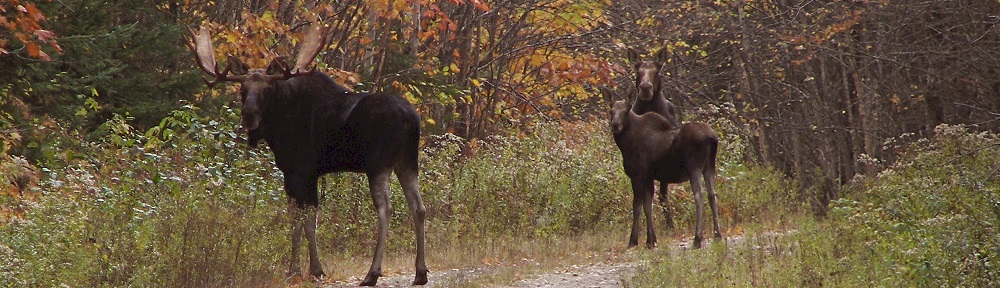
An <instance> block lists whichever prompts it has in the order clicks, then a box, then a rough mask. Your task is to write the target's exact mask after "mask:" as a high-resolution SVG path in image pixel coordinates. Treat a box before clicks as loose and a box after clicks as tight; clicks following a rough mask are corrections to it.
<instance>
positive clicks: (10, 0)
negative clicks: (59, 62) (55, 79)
mask: <svg viewBox="0 0 1000 288" xmlns="http://www.w3.org/2000/svg"><path fill="white" fill-rule="evenodd" d="M44 22H45V15H44V14H43V13H42V11H40V10H38V6H36V5H35V3H32V2H31V1H19V0H5V1H3V3H0V29H3V30H7V31H8V32H9V33H10V34H11V35H12V36H13V37H12V39H8V38H5V36H0V55H5V54H10V53H11V52H12V51H11V48H10V47H17V45H19V46H21V47H18V48H16V49H23V50H24V51H25V53H27V54H28V56H29V57H31V58H37V59H41V60H51V57H49V54H47V53H45V51H43V49H42V45H48V46H49V47H50V48H51V49H53V50H54V51H55V52H57V53H58V52H62V48H61V47H59V43H57V42H56V34H55V33H53V32H52V31H49V30H45V29H44V28H43V27H42V23H44ZM11 40H14V41H16V42H13V43H12V42H11ZM9 46H10V47H9Z"/></svg>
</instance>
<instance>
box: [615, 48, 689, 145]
mask: <svg viewBox="0 0 1000 288" xmlns="http://www.w3.org/2000/svg"><path fill="white" fill-rule="evenodd" d="M627 53H628V61H629V63H631V64H632V70H633V72H634V73H635V88H636V90H629V92H628V94H626V95H628V97H633V96H635V97H636V98H634V99H635V103H634V104H632V111H634V112H635V114H639V115H642V114H645V113H646V112H656V113H658V114H660V115H662V116H663V117H665V118H667V120H669V121H670V124H671V125H673V126H674V127H678V126H680V122H678V120H677V118H678V115H677V108H676V107H675V106H674V103H672V102H670V100H667V97H666V96H665V95H664V94H663V78H662V76H661V75H660V70H663V64H664V63H666V62H667V57H669V55H670V54H669V53H668V51H667V49H666V48H662V49H660V50H659V51H657V52H656V56H655V58H656V59H655V60H642V56H640V55H639V52H637V51H635V49H632V48H629V49H628V52H627ZM633 93H634V94H633Z"/></svg>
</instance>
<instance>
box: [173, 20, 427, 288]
mask: <svg viewBox="0 0 1000 288" xmlns="http://www.w3.org/2000/svg"><path fill="white" fill-rule="evenodd" d="M315 26H316V27H315V28H314V29H312V30H311V31H310V32H309V33H308V35H307V36H306V39H305V40H304V41H303V43H302V44H301V47H300V48H299V52H298V54H297V58H296V61H295V66H294V67H292V68H291V69H289V68H288V64H286V63H285V61H283V60H282V59H275V60H273V61H272V62H271V64H270V65H269V66H268V67H267V68H266V69H249V68H248V67H247V66H246V64H244V63H243V62H242V61H240V60H239V59H236V58H234V57H230V58H229V64H228V66H227V67H226V68H225V69H224V70H223V71H222V72H217V64H216V62H215V57H214V55H213V54H214V51H213V48H212V40H211V36H210V35H209V32H208V29H207V28H205V27H202V28H201V31H200V32H199V33H197V34H195V35H194V39H193V41H192V42H191V43H189V46H190V48H191V49H192V50H193V51H194V52H195V54H196V56H197V57H196V60H197V62H198V64H199V66H200V67H201V69H202V70H204V71H205V73H208V74H209V75H210V76H212V77H214V80H212V81H208V80H206V83H208V85H209V87H212V86H214V85H215V84H216V83H219V82H221V81H229V82H237V83H240V99H241V100H242V102H243V109H242V112H241V118H242V119H241V121H240V124H241V125H242V127H243V129H244V130H246V132H247V140H248V142H249V143H248V144H249V145H250V146H251V147H256V145H257V143H258V142H259V141H260V140H264V141H266V142H267V144H268V145H269V146H270V147H271V151H272V152H273V153H274V159H275V162H276V164H277V166H278V169H281V171H282V172H283V173H284V175H285V193H286V194H287V195H288V204H289V205H288V209H289V214H291V218H292V250H291V253H292V254H291V256H292V257H290V258H291V259H290V260H291V263H289V266H288V273H289V275H297V274H300V273H301V272H300V270H299V258H298V255H299V244H300V243H301V239H302V237H301V236H302V230H303V229H304V230H305V232H306V238H308V240H309V273H310V275H312V276H314V277H321V276H322V275H323V268H322V267H321V265H320V261H319V257H318V252H317V251H316V209H317V205H318V204H319V194H318V191H317V184H316V181H317V180H318V179H319V177H320V176H322V175H324V174H327V173H333V172H342V171H349V172H359V173H365V174H366V175H367V176H368V185H369V188H370V189H371V196H372V202H373V203H374V204H375V212H376V213H377V214H378V230H377V232H378V240H377V242H376V245H375V256H374V257H373V259H372V264H371V268H370V269H369V270H368V275H367V276H366V277H365V280H364V281H363V282H361V285H364V286H373V285H375V283H376V282H377V281H378V278H379V276H381V275H382V256H383V255H384V253H385V240H386V236H387V235H388V232H389V213H390V211H391V208H390V203H389V177H390V174H391V173H393V172H395V174H396V178H398V179H399V182H400V186H402V188H403V194H404V195H405V196H406V204H407V206H409V208H410V214H411V216H412V217H413V226H414V231H415V234H416V238H417V239H416V246H417V257H416V258H417V259H416V277H415V279H414V280H413V284H415V285H423V284H426V283H427V265H426V264H425V263H424V214H425V210H424V204H423V202H421V200H420V194H419V192H418V184H417V172H418V171H417V164H418V163H417V152H418V150H419V148H418V145H419V140H420V139H419V137H420V116H419V115H418V114H417V111H416V110H415V109H414V108H413V106H412V105H410V103H409V102H407V101H406V100H403V99H402V98H400V97H396V96H392V95H385V94H367V93H351V92H349V91H348V90H347V89H346V88H344V87H343V86H340V85H338V84H337V83H336V82H334V81H333V79H330V77H328V76H326V75H325V74H323V73H320V72H315V71H306V70H305V69H306V67H307V66H309V63H311V62H312V60H313V58H315V57H316V55H317V54H318V53H319V51H320V49H321V47H322V46H323V44H324V42H325V40H324V38H323V33H322V31H321V28H320V27H319V25H315ZM230 73H232V74H230ZM303 213H304V214H305V215H303Z"/></svg>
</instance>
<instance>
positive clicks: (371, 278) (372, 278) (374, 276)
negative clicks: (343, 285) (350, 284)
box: [361, 273, 382, 286]
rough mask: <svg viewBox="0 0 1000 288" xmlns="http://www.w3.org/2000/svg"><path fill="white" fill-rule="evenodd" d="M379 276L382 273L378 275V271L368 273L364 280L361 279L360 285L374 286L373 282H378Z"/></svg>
mask: <svg viewBox="0 0 1000 288" xmlns="http://www.w3.org/2000/svg"><path fill="white" fill-rule="evenodd" d="M379 276H382V275H379V274H378V273H368V276H365V281H361V286H375V283H377V282H378V277H379Z"/></svg>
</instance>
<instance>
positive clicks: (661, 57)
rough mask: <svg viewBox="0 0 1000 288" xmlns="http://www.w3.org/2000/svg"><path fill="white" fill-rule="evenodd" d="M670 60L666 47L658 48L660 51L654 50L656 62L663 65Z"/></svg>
mask: <svg viewBox="0 0 1000 288" xmlns="http://www.w3.org/2000/svg"><path fill="white" fill-rule="evenodd" d="M667 60H670V51H669V49H667V47H663V48H660V51H656V63H659V64H660V65H663V64H664V63H667Z"/></svg>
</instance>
